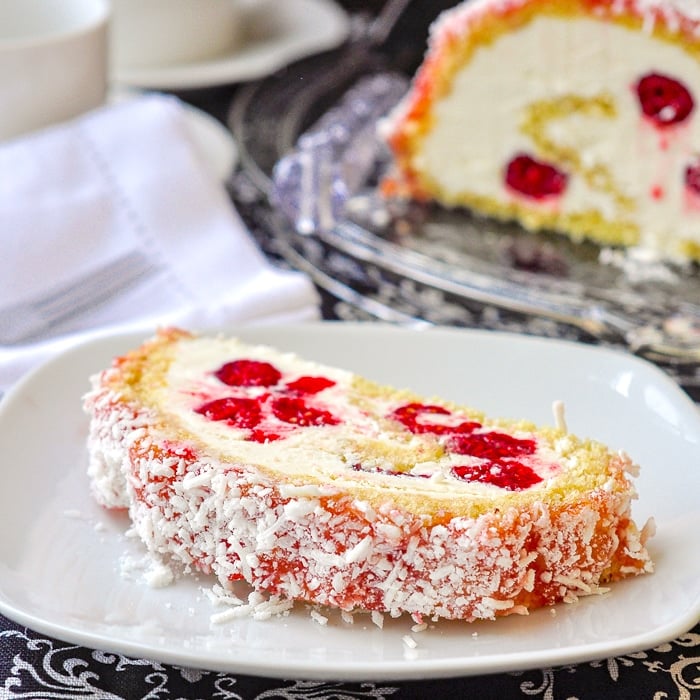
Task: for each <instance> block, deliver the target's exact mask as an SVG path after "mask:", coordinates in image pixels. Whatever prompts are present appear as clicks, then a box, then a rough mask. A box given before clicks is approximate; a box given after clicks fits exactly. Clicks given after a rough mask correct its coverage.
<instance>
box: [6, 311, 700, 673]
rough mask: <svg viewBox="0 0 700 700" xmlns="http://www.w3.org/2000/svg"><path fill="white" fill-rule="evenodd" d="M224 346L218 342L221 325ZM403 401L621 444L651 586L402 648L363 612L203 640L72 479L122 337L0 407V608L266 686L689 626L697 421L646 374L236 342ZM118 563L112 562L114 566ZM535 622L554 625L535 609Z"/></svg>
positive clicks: (506, 346)
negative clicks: (634, 487)
mask: <svg viewBox="0 0 700 700" xmlns="http://www.w3.org/2000/svg"><path fill="white" fill-rule="evenodd" d="M233 332H236V329H233ZM238 334H239V335H241V336H242V337H244V338H245V339H247V340H251V341H255V342H265V343H269V344H273V345H275V346H277V347H279V348H283V349H288V350H294V351H297V352H300V353H302V354H304V355H305V356H308V357H310V358H313V359H317V360H321V361H325V362H330V363H335V364H338V365H341V366H345V367H348V368H351V369H353V370H356V371H360V372H364V373H365V374H367V375H368V376H370V377H372V378H374V379H376V380H380V381H384V382H390V383H392V384H395V385H402V386H408V387H411V388H413V389H415V390H417V391H421V392H427V393H433V392H439V393H442V394H444V395H445V396H447V397H449V398H452V399H455V400H458V401H462V402H464V403H467V404H471V405H476V406H480V407H481V408H483V409H484V410H486V411H488V412H489V413H493V414H498V415H502V416H510V417H518V416H526V417H528V418H530V419H532V420H535V421H537V422H540V423H551V422H552V420H553V419H552V416H551V403H552V401H553V400H555V399H562V400H564V401H565V403H566V405H567V421H568V424H569V427H570V429H572V430H573V431H574V432H577V433H579V434H581V435H588V436H592V437H596V438H599V439H602V440H604V441H605V442H607V443H608V444H609V445H611V446H613V447H616V448H624V449H625V450H626V451H627V452H629V453H630V454H631V456H632V457H633V458H634V459H635V460H637V461H639V462H640V463H641V464H642V474H641V477H640V478H639V480H638V488H639V492H640V498H639V501H638V502H636V503H635V508H634V514H635V518H636V519H637V520H638V521H639V522H640V523H643V522H644V521H645V520H646V518H647V517H648V516H650V515H652V514H653V515H654V516H655V518H656V522H657V526H658V533H657V535H656V537H655V538H654V539H653V540H652V543H651V553H652V556H653V557H654V559H655V561H656V564H657V570H656V572H655V573H654V574H652V575H649V576H644V577H639V578H636V579H633V580H628V581H625V582H622V583H618V584H615V585H614V586H613V588H612V591H611V592H610V593H609V594H607V595H605V596H600V597H591V598H585V599H583V600H581V601H580V602H579V603H577V604H575V605H561V606H557V607H556V608H553V609H551V610H550V609H546V610H540V611H537V612H535V613H533V614H531V615H530V616H528V617H518V616H513V617H509V618H505V619H501V620H498V621H496V622H493V623H491V622H479V623H476V624H464V623H444V622H441V623H439V624H437V625H435V626H434V627H433V628H430V629H428V630H426V631H424V632H421V633H415V634H413V638H414V639H415V641H416V644H417V646H416V648H415V649H409V648H408V647H407V646H406V644H405V643H404V641H403V640H402V638H403V636H404V635H406V634H411V632H410V627H411V622H410V620H404V619H399V620H389V619H387V621H386V623H385V626H384V629H383V630H380V629H379V628H378V627H376V626H375V625H373V624H372V623H371V622H370V620H369V618H368V616H365V615H358V616H356V619H355V623H354V624H353V625H348V624H346V623H343V622H342V621H341V620H340V619H339V618H338V617H337V616H336V615H334V614H331V615H330V619H329V622H328V624H327V625H326V626H321V625H319V624H318V623H317V622H315V621H314V620H312V618H311V617H310V616H309V613H308V610H307V609H306V608H305V607H304V606H299V607H298V608H297V609H295V610H294V611H293V612H292V613H291V615H290V616H288V617H283V618H273V619H270V620H267V621H254V620H252V619H248V618H245V619H240V620H237V621H235V622H231V623H229V624H225V625H220V626H212V625H211V624H210V616H211V615H212V614H213V613H214V612H217V611H218V610H220V609H218V608H214V607H213V606H212V604H211V602H210V601H209V599H208V598H206V596H205V595H203V588H204V587H209V586H210V585H211V584H212V583H213V581H211V580H208V579H206V578H204V577H202V578H201V579H200V580H194V579H192V578H184V579H181V580H178V581H177V582H176V583H175V584H173V585H171V586H169V587H166V588H160V589H153V588H150V587H149V586H148V585H146V583H145V582H144V580H143V576H142V574H141V572H139V570H138V567H137V569H136V570H133V571H132V572H131V573H130V574H128V575H127V574H125V572H124V564H125V562H131V563H133V562H134V561H137V560H138V558H139V557H140V556H141V555H142V551H141V549H140V548H139V546H138V545H137V543H135V542H133V541H131V540H129V539H128V538H126V537H125V531H126V529H127V526H128V523H127V519H126V518H125V516H124V515H120V514H114V513H107V512H104V511H102V510H101V509H100V508H99V507H97V506H96V505H95V504H94V502H93V501H92V499H91V497H90V495H89V493H88V485H87V480H86V477H85V468H86V453H85V438H86V429H87V425H86V418H85V417H84V415H83V414H82V410H81V405H80V398H81V395H82V394H83V392H84V391H85V390H86V389H87V387H88V382H87V376H88V374H90V373H92V372H94V371H97V370H99V369H101V368H103V367H105V366H106V365H107V364H108V363H109V361H110V359H111V358H112V357H113V356H114V355H115V354H117V353H120V352H122V351H125V350H127V349H129V348H130V347H132V346H135V345H136V344H137V343H138V342H140V340H141V338H140V337H135V336H117V337H107V338H104V339H101V340H98V341H95V342H92V343H90V344H87V345H83V346H80V347H78V348H76V349H73V350H71V351H69V352H68V353H66V354H64V355H61V356H59V357H57V358H55V359H54V360H53V361H51V362H50V363H48V364H47V365H45V366H43V367H42V368H40V369H39V370H37V371H36V372H34V373H33V374H32V375H31V376H29V377H28V378H27V379H25V380H24V381H23V382H22V383H21V384H19V385H18V386H17V387H16V388H15V389H14V390H13V391H11V392H10V393H9V394H8V396H7V397H6V398H5V400H4V401H3V402H2V404H0V440H1V441H2V450H3V452H2V467H1V469H2V484H3V487H2V489H1V490H0V512H2V514H3V522H4V523H5V527H3V528H2V530H1V531H0V611H1V612H2V613H3V614H5V615H7V616H8V617H10V618H12V619H14V620H17V621H18V622H19V623H21V624H25V625H27V626H29V627H31V628H34V629H36V630H39V631H41V632H43V633H45V634H48V635H51V636H55V637H58V638H61V639H65V640H68V641H71V642H74V643H78V644H83V645H86V646H90V647H98V648H103V649H107V650H110V651H115V652H121V653H124V654H127V655H132V656H139V657H150V658H153V659H157V660H160V661H162V662H169V663H176V664H180V665H185V666H196V667H201V668H208V669H216V670H223V671H233V672H237V673H247V674H257V675H266V676H279V677H306V678H326V679H331V678H332V679H357V680H370V679H414V678H428V677H445V676H457V675H470V674H482V673H490V672H496V671H513V670H518V669H524V668H528V667H543V666H549V665H558V664H566V663H575V662H581V661H586V660H591V659H597V658H601V657H607V656H614V655H620V654H624V653H628V652H632V651H635V650H640V649H645V648H650V647H652V646H654V645H656V644H658V643H660V642H662V641H664V640H668V639H672V638H674V637H676V636H678V635H680V634H681V633H683V632H684V631H686V630H688V629H690V628H691V627H692V626H693V625H694V624H695V623H696V622H697V620H698V619H699V618H700V559H699V558H698V557H697V532H698V530H699V529H700V509H698V507H697V494H698V493H700V470H698V468H697V466H698V449H699V446H700V414H699V412H698V410H697V408H696V407H695V406H694V404H692V402H691V401H690V400H689V399H688V398H687V397H686V395H685V394H684V393H682V392H681V391H680V390H679V389H678V388H677V387H676V385H675V384H673V383H672V382H671V380H670V379H668V378H667V377H666V375H664V374H662V373H661V372H660V371H659V370H657V369H656V368H655V367H653V366H651V365H649V364H647V363H645V362H643V361H640V360H637V359H635V358H633V357H630V356H628V355H625V354H620V353H617V352H611V351H607V350H602V349H596V348H592V347H590V346H583V345H573V344H568V343H564V342H558V341H548V340H543V339H537V338H527V337H517V336H510V335H502V334H496V333H489V332H477V331H466V330H456V329H428V330H411V329H401V328H397V327H387V326H381V325H377V324H366V325H362V324H328V323H326V324H323V323H322V324H311V323H309V324H305V325H297V326H287V327H269V328H257V329H253V328H248V329H239V330H238ZM127 557H130V558H127ZM552 610H554V611H555V612H554V613H553V612H552Z"/></svg>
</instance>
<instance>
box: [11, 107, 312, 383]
mask: <svg viewBox="0 0 700 700" xmlns="http://www.w3.org/2000/svg"><path fill="white" fill-rule="evenodd" d="M128 254H135V255H136V257H138V258H139V259H140V260H141V261H142V262H144V263H146V265H145V269H144V271H143V274H142V275H141V276H140V277H139V278H138V279H137V280H135V281H132V282H131V283H130V284H128V285H127V286H126V287H125V288H124V289H122V290H120V291H119V292H117V293H116V294H115V295H114V296H112V297H111V298H108V299H107V300H106V301H104V300H103V301H101V302H100V303H97V302H96V303H94V304H90V303H89V304H87V305H86V306H87V308H85V309H83V310H81V312H80V313H79V314H77V315H75V316H73V317H71V318H69V319H63V320H62V321H60V322H59V323H57V324H56V325H55V326H54V327H53V328H51V329H46V331H45V333H44V334H43V335H40V336H35V337H33V338H32V339H31V341H20V342H19V343H18V342H17V341H13V340H12V339H5V340H3V339H2V338H0V390H5V389H6V388H7V387H8V386H9V385H10V384H12V383H13V382H14V381H16V379H17V378H18V377H19V376H21V374H22V373H24V372H25V371H27V370H28V369H29V368H31V367H32V366H33V365H35V364H37V363H38V362H40V361H41V360H43V359H45V358H47V357H48V356H50V355H52V354H53V353H56V352H59V351H61V350H64V349H65V348H67V347H69V346H71V345H72V344H75V343H77V342H79V341H81V340H84V339H87V338H89V337H92V336H95V335H99V334H104V333H108V332H114V331H122V330H137V329H139V330H140V329H144V330H150V329H155V328H156V327H157V326H159V325H167V324H180V325H183V326H185V327H188V328H194V329H198V330H206V329H213V328H216V327H222V326H225V325H226V324H231V323H247V322H285V321H297V320H304V319H311V318H317V317H318V297H317V294H316V292H315V290H314V288H313V285H312V284H311V282H310V280H309V279H308V278H307V277H305V276H303V275H301V274H299V273H296V272H291V271H283V270H279V269H277V268H276V267H273V266H271V265H270V264H269V263H268V262H267V260H266V259H265V257H264V255H263V254H262V253H261V252H260V251H259V249H258V248H257V247H256V245H255V242H254V241H253V240H252V239H251V237H250V236H249V234H248V232H247V231H246V229H245V226H244V224H243V223H242V221H241V219H240V218H239V216H238V214H237V212H236V211H235V208H234V207H233V205H232V204H231V202H230V199H229V198H228V196H227V194H226V192H225V189H224V186H223V184H222V183H221V182H219V181H218V179H217V177H216V175H215V174H214V173H213V172H212V170H211V168H210V167H208V164H207V161H206V158H205V154H203V153H201V152H200V151H198V149H197V144H196V142H195V141H193V139H192V131H191V125H190V124H188V116H187V111H186V109H185V108H184V106H183V104H182V103H180V102H179V101H178V100H176V99H175V98H172V97H167V96H163V95H156V94H152V95H143V96H139V97H136V98H133V99H130V100H127V101H123V102H121V103H118V104H116V105H110V106H106V107H104V108H102V109H99V110H96V111H94V112H92V113H90V114H88V115H86V116H84V117H82V118H79V119H76V120H74V121H72V122H69V123H66V124H63V125H60V126H57V127H54V128H51V129H48V130H45V131H42V132H37V133H35V134H32V135H29V136H26V137H23V138H20V139H16V140H14V141H11V142H6V143H4V144H0V316H1V315H2V313H3V311H7V310H8V309H9V308H10V307H13V306H14V305H16V304H18V303H20V302H23V301H29V300H34V299H37V298H41V297H42V296H44V297H46V296H51V295H52V290H58V289H60V288H63V287H65V286H66V284H68V283H70V282H71V281H75V280H78V279H80V278H81V277H82V276H83V275H85V274H86V273H89V272H91V271H93V272H95V271H98V272H99V270H100V269H101V268H102V266H104V265H105V264H106V263H108V262H109V261H111V260H116V259H120V258H122V257H123V256H125V255H128ZM120 274H124V273H123V272H122V273H120ZM105 280H106V281H107V276H106V277H105Z"/></svg>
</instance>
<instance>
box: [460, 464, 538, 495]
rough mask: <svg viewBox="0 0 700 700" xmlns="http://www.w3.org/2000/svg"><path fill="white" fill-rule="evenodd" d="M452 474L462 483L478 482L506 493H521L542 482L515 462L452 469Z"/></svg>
mask: <svg viewBox="0 0 700 700" xmlns="http://www.w3.org/2000/svg"><path fill="white" fill-rule="evenodd" d="M452 473H453V474H454V475H455V476H456V477H457V478H458V479H463V480H464V481H478V482H481V483H484V484H491V485H493V486H498V487H500V488H502V489H507V490H508V491H522V490H524V489H528V488H530V487H531V486H534V485H535V484H537V483H539V482H540V481H542V477H540V476H538V475H537V474H536V473H535V472H534V471H533V470H532V469H530V467H528V466H526V465H524V464H521V463H520V462H516V461H508V462H485V463H483V464H476V465H469V466H460V467H453V468H452Z"/></svg>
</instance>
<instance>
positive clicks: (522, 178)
mask: <svg viewBox="0 0 700 700" xmlns="http://www.w3.org/2000/svg"><path fill="white" fill-rule="evenodd" d="M567 179H568V178H567V176H566V174H565V173H563V172H562V171H561V170H559V169H558V168H556V167H555V166H553V165H550V164H549V163H545V162H544V161H539V160H535V159H534V158H532V157H531V156H528V155H526V154H524V153H521V154H519V155H517V156H515V157H514V158H513V159H512V160H511V161H510V163H508V166H507V167H506V175H505V181H506V185H508V187H510V188H511V189H512V190H515V191H516V192H519V193H520V194H522V195H524V196H526V197H530V198H532V199H544V198H546V197H553V196H556V195H560V194H561V193H562V192H563V191H564V189H565V188H566V183H567Z"/></svg>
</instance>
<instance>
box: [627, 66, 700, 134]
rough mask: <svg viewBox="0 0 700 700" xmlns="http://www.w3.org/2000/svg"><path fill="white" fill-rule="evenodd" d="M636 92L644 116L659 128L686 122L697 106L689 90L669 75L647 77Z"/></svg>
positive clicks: (638, 85)
mask: <svg viewBox="0 0 700 700" xmlns="http://www.w3.org/2000/svg"><path fill="white" fill-rule="evenodd" d="M636 90H637V97H638V98H639V104H640V106H641V108H642V112H643V113H644V116H646V117H647V118H648V119H650V120H651V121H652V122H653V123H654V124H655V125H656V126H658V127H662V128H663V127H666V126H671V125H672V124H678V123H680V122H682V121H684V120H685V119H687V118H688V116H689V115H690V113H691V112H692V111H693V107H694V106H695V103H694V102H693V97H692V95H691V94H690V91H689V90H688V88H686V87H685V85H683V83H681V82H679V81H678V80H676V79H675V78H670V77H669V76H667V75H660V74H658V73H650V74H649V75H645V76H644V77H643V78H641V80H640V81H639V82H638V83H637V86H636Z"/></svg>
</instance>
